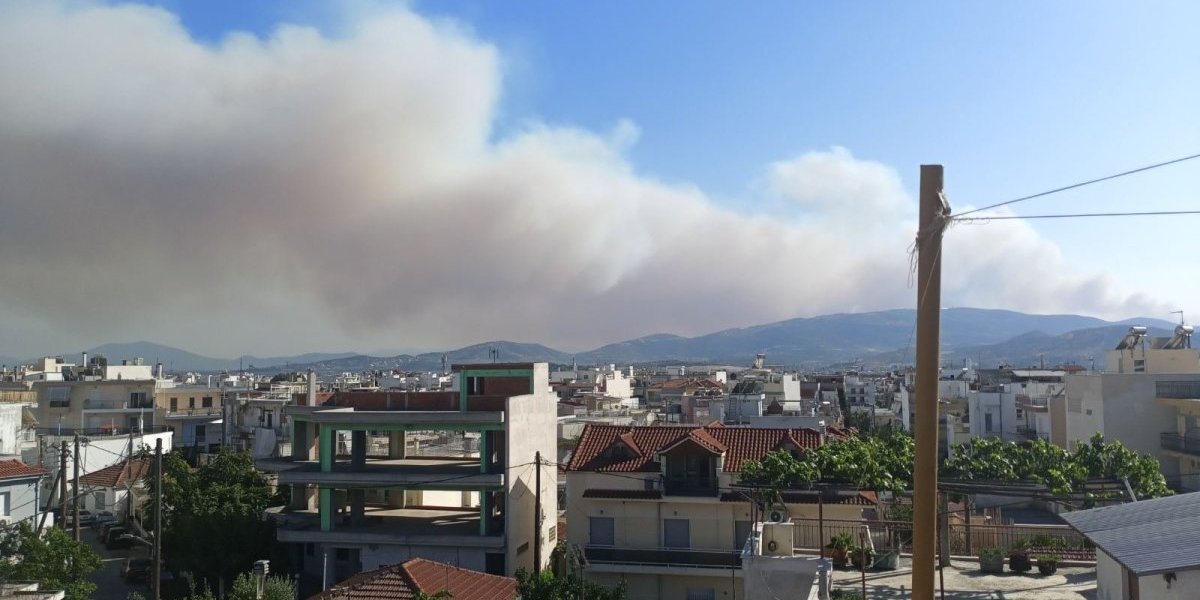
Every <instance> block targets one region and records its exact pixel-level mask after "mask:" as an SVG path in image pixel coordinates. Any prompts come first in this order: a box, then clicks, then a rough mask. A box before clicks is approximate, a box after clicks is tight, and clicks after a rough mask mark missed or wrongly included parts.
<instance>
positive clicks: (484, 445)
mask: <svg viewBox="0 0 1200 600" xmlns="http://www.w3.org/2000/svg"><path fill="white" fill-rule="evenodd" d="M489 454H491V453H490V452H489V451H488V432H486V431H481V432H479V472H480V473H487V472H488V455H489Z"/></svg>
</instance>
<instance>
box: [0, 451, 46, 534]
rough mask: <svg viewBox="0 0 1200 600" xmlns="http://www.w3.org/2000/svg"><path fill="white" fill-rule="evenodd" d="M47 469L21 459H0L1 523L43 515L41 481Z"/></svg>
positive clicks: (17, 521) (16, 521)
mask: <svg viewBox="0 0 1200 600" xmlns="http://www.w3.org/2000/svg"><path fill="white" fill-rule="evenodd" d="M45 477H46V470H45V469H43V468H41V467H36V466H30V465H27V464H25V463H23V462H21V461H19V460H0V524H6V523H19V522H21V521H25V520H27V519H30V520H32V519H36V518H37V517H39V516H40V515H41V509H40V508H39V505H40V504H41V503H40V502H39V500H40V498H41V497H40V495H39V493H40V489H39V488H40V486H39V485H38V484H39V482H40V481H41V480H42V479H43V478H45Z"/></svg>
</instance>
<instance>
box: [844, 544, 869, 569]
mask: <svg viewBox="0 0 1200 600" xmlns="http://www.w3.org/2000/svg"><path fill="white" fill-rule="evenodd" d="M849 554H850V562H851V563H852V564H853V565H854V566H855V568H858V569H865V568H869V567H871V565H872V564H873V563H874V562H875V551H874V550H872V549H871V547H870V546H854V547H852V548H850V552H849Z"/></svg>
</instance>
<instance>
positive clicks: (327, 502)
mask: <svg viewBox="0 0 1200 600" xmlns="http://www.w3.org/2000/svg"><path fill="white" fill-rule="evenodd" d="M318 503H319V504H320V510H321V531H332V530H333V490H331V489H329V488H327V487H324V486H322V487H321V497H320V498H319V499H318Z"/></svg>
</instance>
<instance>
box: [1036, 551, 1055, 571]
mask: <svg viewBox="0 0 1200 600" xmlns="http://www.w3.org/2000/svg"><path fill="white" fill-rule="evenodd" d="M1037 568H1038V573H1041V574H1042V575H1053V574H1054V573H1055V571H1058V557H1057V556H1055V555H1053V554H1039V555H1038V556H1037Z"/></svg>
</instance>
